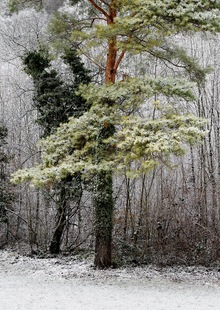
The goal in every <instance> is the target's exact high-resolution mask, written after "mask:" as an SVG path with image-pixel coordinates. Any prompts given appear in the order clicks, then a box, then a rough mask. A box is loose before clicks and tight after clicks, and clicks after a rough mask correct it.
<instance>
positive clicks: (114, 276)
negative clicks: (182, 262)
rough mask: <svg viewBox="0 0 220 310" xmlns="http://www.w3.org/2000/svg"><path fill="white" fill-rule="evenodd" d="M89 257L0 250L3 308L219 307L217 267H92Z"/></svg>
mask: <svg viewBox="0 0 220 310" xmlns="http://www.w3.org/2000/svg"><path fill="white" fill-rule="evenodd" d="M91 264H92V260H91V257H88V258H87V259H86V260H84V261H82V260H80V259H79V257H74V256H72V257H64V258H62V259H61V258H49V259H39V258H35V259H34V258H30V257H25V256H19V255H18V254H16V253H15V252H10V251H0V309H1V310H18V309H19V310H56V309H59V310H113V309H114V310H174V309H175V310H182V309H184V310H189V309H190V310H208V309H214V310H219V309H220V269H219V268H205V267H187V268H186V267H184V268H183V267H172V268H163V269H161V268H157V267H155V266H145V267H135V268H121V269H112V270H105V271H101V270H94V269H93V268H92V266H91Z"/></svg>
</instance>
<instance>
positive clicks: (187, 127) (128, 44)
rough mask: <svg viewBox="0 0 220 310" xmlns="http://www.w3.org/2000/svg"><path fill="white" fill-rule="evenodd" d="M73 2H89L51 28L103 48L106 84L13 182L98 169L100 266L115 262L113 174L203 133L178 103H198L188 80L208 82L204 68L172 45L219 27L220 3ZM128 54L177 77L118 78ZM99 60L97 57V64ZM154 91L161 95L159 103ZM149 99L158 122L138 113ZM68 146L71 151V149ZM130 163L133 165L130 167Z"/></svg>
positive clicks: (163, 155)
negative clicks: (160, 65)
mask: <svg viewBox="0 0 220 310" xmlns="http://www.w3.org/2000/svg"><path fill="white" fill-rule="evenodd" d="M32 2H34V1H32ZM72 3H73V5H74V4H77V5H78V7H77V8H79V7H80V6H81V5H82V4H84V5H85V6H87V10H86V9H85V10H84V14H83V16H82V18H81V16H80V15H79V16H68V14H64V15H63V14H60V15H59V16H58V18H59V22H57V20H56V21H55V22H54V30H57V32H58V33H59V35H60V36H61V37H62V39H63V38H64V37H65V35H66V34H68V33H69V34H70V35H71V39H72V40H73V39H74V40H75V41H78V42H79V44H80V43H82V44H81V49H82V50H83V51H84V53H85V54H86V55H88V53H89V52H88V51H89V50H90V49H92V50H94V49H96V48H97V47H98V49H97V53H98V52H99V51H101V54H100V59H105V65H104V66H103V65H102V64H101V63H99V65H100V67H103V71H104V78H103V81H104V82H103V83H102V85H98V86H97V85H91V86H89V87H84V88H81V94H82V95H83V96H84V98H85V99H86V100H87V101H88V102H89V103H90V104H91V109H90V110H89V112H87V113H85V114H84V115H82V116H81V117H80V118H79V119H71V120H70V122H69V123H68V124H66V125H64V126H63V127H62V128H60V129H58V130H57V132H56V133H55V134H54V135H52V136H51V137H49V138H48V139H46V140H45V141H43V142H42V146H43V147H44V152H43V155H42V159H43V163H42V164H41V165H40V166H39V167H38V168H36V169H34V168H33V169H31V170H29V171H26V172H21V173H18V174H17V176H16V178H15V179H16V180H17V181H19V180H20V179H26V180H31V181H32V182H33V183H35V184H37V185H40V184H43V183H44V182H49V181H50V179H51V177H52V176H54V175H56V176H57V175H60V176H63V175H65V174H66V173H71V174H72V173H75V172H76V171H84V172H85V173H86V174H89V173H90V174H94V173H95V174H96V176H97V180H98V181H99V182H101V183H99V184H98V183H97V187H96V189H95V194H94V203H95V209H96V217H97V220H96V257H95V265H96V266H97V267H100V268H105V267H109V266H110V265H111V230H112V225H111V221H112V212H113V198H112V173H113V171H116V172H120V171H124V170H125V169H126V171H127V174H128V175H129V176H131V175H132V176H135V175H138V174H140V173H143V172H147V171H148V170H149V169H151V168H152V167H154V166H155V165H156V164H158V162H166V161H167V159H168V158H169V155H170V154H175V155H181V154H182V153H183V150H184V144H185V143H187V142H188V143H194V142H196V141H197V140H199V137H201V136H202V135H203V134H204V131H203V128H204V122H203V121H202V120H199V119H196V118H195V117H193V116H192V115H190V114H189V113H184V112H183V111H181V110H180V108H179V106H178V102H180V101H182V100H188V101H189V100H193V98H194V96H193V91H192V88H193V85H192V84H191V83H190V80H191V81H197V82H198V83H203V82H204V76H205V71H204V70H202V69H201V68H200V67H199V65H198V62H197V61H196V60H194V59H191V58H190V57H189V56H188V55H187V51H185V50H184V49H183V48H181V47H180V46H178V42H177V43H176V44H175V36H176V35H177V34H183V33H187V32H190V33H193V32H198V31H210V32H215V31H219V30H220V14H219V13H220V11H219V10H220V3H219V1H218V0H216V1H208V0H202V1H201V0H200V1H188V0H186V1H173V0H169V1H164V0H152V1H148V0H136V1H129V0H107V1H102V0H83V1H80V2H79V1H72ZM76 13H77V10H76ZM86 13H88V15H87V16H85V15H86ZM103 46H104V48H103ZM127 54H129V55H130V56H131V57H132V56H135V55H140V54H142V55H145V54H146V55H150V56H151V57H153V58H155V59H157V60H161V61H162V62H165V63H166V64H168V65H169V66H171V67H172V68H174V67H176V68H180V70H179V72H178V77H175V78H172V77H169V78H168V77H167V78H162V77H157V78H155V77H151V76H148V75H146V76H145V75H143V74H141V70H140V73H139V74H138V75H137V76H131V77H128V78H126V79H120V74H119V70H118V69H119V67H120V66H121V65H122V61H123V60H124V59H125V56H126V55H127ZM97 59H99V58H98V57H97V56H96V63H97ZM147 59H149V58H146V61H148V60H147ZM151 59H152V58H151ZM139 65H140V66H141V67H143V65H144V64H143V63H140V64H139ZM176 75H177V73H176ZM183 77H184V78H185V79H183ZM155 96H157V97H158V98H160V100H159V101H156V102H155V101H154V98H155ZM146 102H150V103H149V105H150V107H149V109H152V110H154V111H155V113H154V115H155V117H154V118H153V119H147V118H142V117H139V116H138V115H137V114H135V113H134V112H137V110H138V108H139V107H141V106H143V105H144V103H145V104H146ZM164 102H165V103H164ZM112 129H114V130H112ZM73 132H74V133H73ZM77 133H78V134H77ZM66 141H67V142H66ZM61 145H62V146H61ZM70 145H71V152H68V150H69V149H70ZM58 149H59V152H58V151H56V150H58ZM55 153H56V155H55ZM134 163H136V165H134ZM127 167H132V168H134V169H133V170H130V171H129V169H127ZM136 167H138V168H136ZM107 202H108V203H107ZM107 218H108V220H107ZM106 227H107V228H106Z"/></svg>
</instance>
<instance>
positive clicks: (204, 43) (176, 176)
mask: <svg viewBox="0 0 220 310" xmlns="http://www.w3.org/2000/svg"><path fill="white" fill-rule="evenodd" d="M62 3H63V1H53V3H52V2H51V3H50V2H48V6H47V8H46V10H45V11H43V12H36V11H35V10H32V9H29V10H24V11H20V12H19V13H18V14H15V15H11V14H10V13H9V12H8V11H7V8H6V2H4V1H1V4H0V6H1V8H0V11H1V13H0V125H1V126H3V125H4V126H5V127H6V128H7V130H8V135H7V144H5V145H4V146H3V148H4V152H5V153H6V154H7V157H8V159H9V160H8V163H7V164H6V163H5V162H1V163H0V164H1V166H0V169H1V172H2V173H3V171H4V175H7V180H9V178H10V174H11V173H12V172H14V171H16V170H17V169H19V168H21V167H29V166H32V165H33V164H34V162H35V161H36V160H38V158H39V150H38V149H37V147H36V142H37V141H38V139H39V137H40V135H41V132H40V128H39V127H38V125H37V124H36V117H37V112H36V109H34V107H33V91H34V86H33V82H32V80H31V78H30V76H28V75H27V74H26V73H25V72H24V70H23V65H22V61H21V57H22V56H23V55H24V53H25V52H26V51H29V50H34V49H35V48H37V47H38V44H39V42H44V41H45V42H47V41H49V40H50V35H49V33H48V31H47V25H48V23H49V20H50V16H51V13H53V12H54V11H56V10H57V9H58V8H59V6H60V4H62ZM177 40H180V42H181V44H183V45H184V46H187V47H188V52H189V54H190V55H193V56H196V57H197V58H198V59H199V62H200V64H202V65H203V66H204V67H206V66H211V67H212V71H211V73H210V74H208V76H207V79H206V85H205V86H204V87H203V89H201V91H200V92H199V93H198V94H197V95H198V100H197V101H195V102H194V103H193V104H191V106H189V107H188V109H190V110H191V111H192V112H193V113H194V114H195V115H197V116H200V117H204V118H206V119H208V124H207V131H208V132H207V136H206V138H205V140H204V142H203V143H202V144H201V145H198V146H195V147H192V148H190V147H189V149H188V152H187V153H186V154H185V155H184V156H182V157H179V158H178V159H177V158H173V167H167V166H165V165H161V166H158V167H156V168H155V169H154V170H153V171H152V172H150V173H148V174H146V175H142V176H141V177H139V178H136V179H128V178H127V177H126V176H120V177H115V178H114V200H115V210H114V233H113V250H114V259H115V261H116V262H117V263H121V262H124V261H126V262H128V261H129V262H133V263H149V262H152V263H159V264H173V263H177V264H205V265H209V264H215V263H218V262H219V261H218V260H219V259H220V242H219V240H220V199H219V194H220V106H219V101H220V58H219V54H220V40H219V36H211V35H205V34H197V35H194V36H191V37H190V36H187V37H186V36H184V37H178V38H177ZM138 57H140V56H138ZM83 61H84V63H85V66H86V67H88V68H89V69H90V70H91V72H93V70H94V68H93V66H92V65H91V64H90V63H89V62H88V61H87V60H86V59H83ZM53 65H54V68H56V69H57V70H59V72H60V74H61V75H62V76H63V77H64V78H65V74H66V72H65V66H64V65H63V63H62V61H61V60H56V61H54V63H53ZM135 70H140V68H136V64H135V61H133V62H132V63H131V62H130V61H129V59H127V66H126V65H125V68H124V72H125V73H126V74H130V73H132V72H135ZM142 70H147V71H148V72H151V73H152V74H153V75H155V76H156V75H157V74H162V75H164V76H165V75H166V72H167V71H169V72H170V71H171V70H173V74H174V75H175V70H174V69H173V68H172V69H170V68H168V67H167V66H165V65H163V64H162V63H157V62H154V61H150V62H149V67H148V68H144V67H143V68H142ZM96 74H97V76H98V73H97V72H96ZM97 78H98V77H97ZM152 113H153V112H152ZM7 186H8V188H10V191H11V192H13V194H14V196H15V198H14V200H13V202H12V204H11V205H10V206H8V207H7V210H6V211H7V212H6V214H5V215H4V216H1V219H0V247H1V248H2V247H4V246H12V247H16V248H18V249H19V250H20V251H25V252H29V253H32V254H34V253H37V254H40V253H45V252H46V251H48V248H49V245H50V242H51V239H52V235H53V231H54V226H55V223H56V211H57V210H56V206H55V200H56V193H53V191H51V192H50V193H48V190H47V189H35V188H32V187H30V186H29V185H28V184H21V185H16V186H15V185H11V184H8V185H7ZM69 210H70V211H69V213H68V215H67V219H66V220H67V225H66V227H65V231H64V234H63V237H62V244H61V249H62V252H65V253H69V252H73V253H76V252H78V251H87V250H88V251H92V250H93V249H94V234H93V219H94V214H93V209H92V203H91V193H90V191H89V190H88V189H87V188H86V187H85V188H84V189H83V193H82V195H81V197H80V201H78V202H77V203H71V204H70V209H69Z"/></svg>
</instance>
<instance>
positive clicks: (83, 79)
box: [0, 0, 220, 268]
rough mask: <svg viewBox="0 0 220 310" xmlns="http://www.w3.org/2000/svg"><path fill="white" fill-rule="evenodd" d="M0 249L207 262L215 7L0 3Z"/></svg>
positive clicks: (218, 19)
mask: <svg viewBox="0 0 220 310" xmlns="http://www.w3.org/2000/svg"><path fill="white" fill-rule="evenodd" d="M0 25H1V26H0V49H1V53H0V249H3V248H8V247H11V248H16V249H17V250H19V251H20V252H21V253H25V254H29V255H58V254H61V255H62V254H63V255H64V254H65V255H68V254H69V253H71V254H74V253H84V254H85V255H86V253H94V265H95V266H96V267H97V268H109V267H111V266H120V265H123V264H129V263H131V264H149V263H154V264H159V265H165V266H166V265H172V264H178V265H179V264H180V265H181V264H183V265H205V266H209V265H213V264H217V263H218V262H219V261H220V197H219V194H220V105H219V102H220V58H219V54H220V37H219V34H218V32H219V31H220V2H219V1H218V0H216V1H215V0H213V1H206V0H202V1H185V0H184V1H172V0H154V1H146V0H135V1H128V0H82V1H77V0H69V1H64V0H56V1H52V0H51V1H37V0H11V1H9V0H1V1H0Z"/></svg>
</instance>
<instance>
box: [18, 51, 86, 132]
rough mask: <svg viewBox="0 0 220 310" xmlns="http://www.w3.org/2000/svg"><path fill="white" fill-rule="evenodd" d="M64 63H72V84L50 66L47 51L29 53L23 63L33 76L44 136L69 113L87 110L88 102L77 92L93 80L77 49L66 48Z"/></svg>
mask: <svg viewBox="0 0 220 310" xmlns="http://www.w3.org/2000/svg"><path fill="white" fill-rule="evenodd" d="M63 59H64V62H65V63H66V64H68V65H69V67H70V69H71V73H72V75H73V77H74V78H73V82H72V83H71V84H68V83H64V82H63V81H62V79H61V78H60V77H59V74H58V72H57V71H56V70H54V69H52V68H51V67H50V56H49V54H48V52H47V51H45V50H43V49H41V50H39V51H32V52H28V53H27V54H26V55H25V56H24V58H23V62H24V65H25V71H26V72H27V73H28V74H30V75H31V76H32V78H33V82H34V86H35V94H34V98H33V99H34V104H35V107H36V108H37V111H38V119H37V122H38V124H39V125H40V126H41V127H42V128H43V130H44V136H47V135H48V134H50V133H51V132H52V131H53V130H54V128H57V127H58V126H59V125H60V124H61V123H64V122H67V120H68V118H69V117H70V116H75V117H79V116H80V115H82V113H83V112H84V111H85V110H87V109H88V107H87V105H86V101H85V100H84V99H83V98H82V97H81V96H80V95H76V91H77V90H78V87H79V85H80V84H81V83H82V82H84V83H89V82H90V81H91V79H90V77H89V74H88V71H87V70H86V69H85V68H84V66H83V64H82V63H81V60H80V58H79V56H78V55H77V53H76V51H75V50H70V49H69V50H66V53H65V55H64V56H63Z"/></svg>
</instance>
